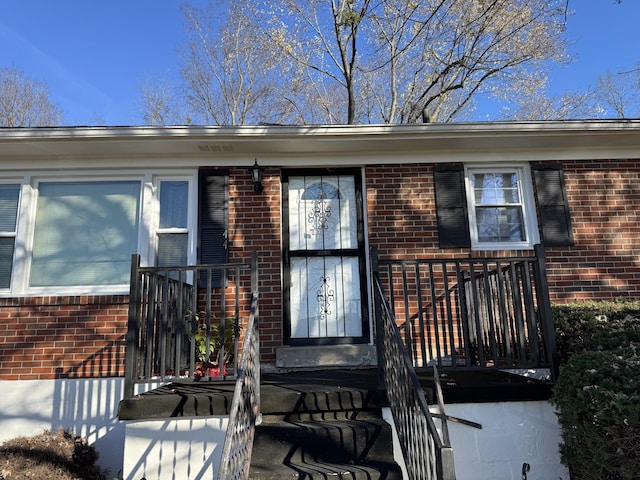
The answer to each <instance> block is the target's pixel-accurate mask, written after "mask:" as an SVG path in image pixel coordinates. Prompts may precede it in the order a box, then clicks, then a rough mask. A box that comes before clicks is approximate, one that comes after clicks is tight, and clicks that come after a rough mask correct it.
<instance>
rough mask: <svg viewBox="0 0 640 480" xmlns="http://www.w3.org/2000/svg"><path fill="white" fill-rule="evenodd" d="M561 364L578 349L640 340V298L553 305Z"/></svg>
mask: <svg viewBox="0 0 640 480" xmlns="http://www.w3.org/2000/svg"><path fill="white" fill-rule="evenodd" d="M551 310H552V315H553V322H554V326H555V330H556V345H557V349H558V357H559V359H560V364H564V363H566V362H567V361H568V360H569V358H571V356H572V355H573V354H575V353H580V352H589V351H594V350H596V351H598V350H608V349H612V348H616V347H617V346H619V345H624V344H626V343H628V342H631V341H640V325H639V324H638V321H637V320H635V319H636V318H638V317H640V300H622V301H616V302H581V303H572V304H568V305H554V306H552V307H551Z"/></svg>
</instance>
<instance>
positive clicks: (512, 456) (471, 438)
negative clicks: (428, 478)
mask: <svg viewBox="0 0 640 480" xmlns="http://www.w3.org/2000/svg"><path fill="white" fill-rule="evenodd" d="M445 412H446V414H447V415H449V416H452V417H458V418H462V419H464V420H471V421H473V422H476V423H479V424H481V425H482V429H476V428H473V427H470V426H466V425H463V424H461V423H456V422H453V421H449V422H448V424H447V425H448V427H449V437H450V441H451V446H452V447H453V457H454V463H455V470H456V480H514V479H521V478H523V477H522V466H523V464H524V463H527V464H529V466H530V470H529V471H528V472H527V477H526V478H527V480H569V471H568V470H567V468H566V467H565V466H564V465H562V463H561V462H560V451H559V446H560V442H561V441H562V437H561V431H560V426H559V424H558V421H557V418H556V415H555V411H554V409H553V407H552V405H551V404H550V403H549V402H504V403H473V404H469V403H465V404H451V405H445ZM383 417H384V419H385V420H386V421H387V422H389V423H391V424H392V426H393V418H392V416H391V412H390V411H389V410H388V409H385V411H383ZM436 425H437V426H439V425H440V422H439V420H437V419H436ZM393 433H394V454H395V452H396V451H397V449H399V447H400V445H399V443H398V441H397V436H396V432H395V427H394V432H393ZM394 456H396V455H394ZM396 461H398V463H399V464H400V466H401V467H402V469H403V473H404V478H405V480H411V479H409V478H408V475H407V473H406V470H405V468H404V464H403V462H402V459H401V458H396Z"/></svg>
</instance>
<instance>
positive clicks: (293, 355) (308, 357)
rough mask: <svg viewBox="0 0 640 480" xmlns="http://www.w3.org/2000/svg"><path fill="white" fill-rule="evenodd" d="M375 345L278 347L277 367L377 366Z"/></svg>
mask: <svg viewBox="0 0 640 480" xmlns="http://www.w3.org/2000/svg"><path fill="white" fill-rule="evenodd" d="M377 363H378V362H377V357H376V347H375V345H317V346H308V345H307V346H304V347H292V346H284V347H280V348H277V349H276V367H277V368H313V367H375V366H376V365H377Z"/></svg>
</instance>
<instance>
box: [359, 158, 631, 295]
mask: <svg viewBox="0 0 640 480" xmlns="http://www.w3.org/2000/svg"><path fill="white" fill-rule="evenodd" d="M553 163H557V162H553ZM563 166H564V174H565V180H566V185H567V195H568V200H569V207H570V211H571V219H572V224H573V233H574V240H575V245H574V246H571V247H549V248H547V250H546V258H547V269H548V279H549V289H550V295H551V300H552V302H570V301H576V300H584V299H604V300H611V299H613V298H619V297H640V241H639V237H640V162H639V161H635V160H621V161H619V160H618V161H615V160H614V161H609V160H602V161H573V162H564V163H563ZM366 183H367V203H368V217H369V225H368V232H369V242H370V245H371V246H377V247H378V249H379V253H380V256H381V257H392V258H410V257H412V256H415V255H418V256H433V257H441V256H443V255H444V256H447V257H450V256H460V255H463V256H465V255H473V256H483V257H487V256H509V255H514V254H517V255H522V254H530V252H506V251H501V252H471V251H469V250H465V249H454V250H441V249H440V248H439V246H438V238H437V233H438V232H437V222H436V210H435V194H434V186H433V168H432V166H431V165H427V164H424V165H382V166H375V167H368V168H367V170H366Z"/></svg>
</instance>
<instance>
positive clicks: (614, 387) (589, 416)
mask: <svg viewBox="0 0 640 480" xmlns="http://www.w3.org/2000/svg"><path fill="white" fill-rule="evenodd" d="M553 311H554V321H555V322H556V335H557V337H556V338H557V342H558V352H559V356H560V358H561V367H560V377H559V378H558V381H557V384H556V386H555V388H554V394H553V398H552V401H553V403H554V404H555V405H556V407H557V409H558V420H559V422H560V425H561V426H562V431H563V444H562V445H561V455H562V460H563V462H564V463H565V464H566V465H567V466H568V467H569V470H570V473H571V478H572V480H596V479H598V480H600V479H605V478H606V479H609V480H627V479H632V478H637V472H638V471H640V356H639V355H640V315H639V312H640V302H638V301H625V302H588V303H585V304H580V305H566V306H554V307H553Z"/></svg>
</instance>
